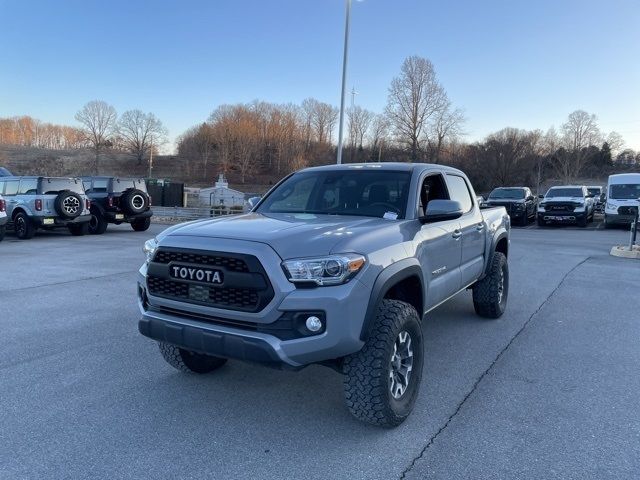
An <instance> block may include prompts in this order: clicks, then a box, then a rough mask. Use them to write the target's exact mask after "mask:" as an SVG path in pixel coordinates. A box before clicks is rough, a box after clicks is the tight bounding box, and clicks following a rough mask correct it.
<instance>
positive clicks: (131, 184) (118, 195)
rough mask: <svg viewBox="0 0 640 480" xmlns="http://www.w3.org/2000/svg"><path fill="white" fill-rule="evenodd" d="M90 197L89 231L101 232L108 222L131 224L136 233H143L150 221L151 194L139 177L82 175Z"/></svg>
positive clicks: (104, 229) (97, 233)
mask: <svg viewBox="0 0 640 480" xmlns="http://www.w3.org/2000/svg"><path fill="white" fill-rule="evenodd" d="M82 183H83V184H84V188H85V190H86V192H87V195H88V197H89V198H90V199H91V221H90V222H89V233H92V234H95V235H101V234H103V233H104V232H105V231H106V230H107V227H108V225H109V224H110V223H115V224H116V225H120V224H121V223H129V224H131V228H133V230H135V231H136V232H144V231H146V230H148V229H149V225H150V224H151V217H152V215H153V213H152V211H151V197H150V196H149V194H148V193H147V184H146V183H145V181H144V179H141V178H121V177H82Z"/></svg>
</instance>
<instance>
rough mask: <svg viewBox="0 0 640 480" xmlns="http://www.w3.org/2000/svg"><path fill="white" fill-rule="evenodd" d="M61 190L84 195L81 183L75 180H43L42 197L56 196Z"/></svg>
mask: <svg viewBox="0 0 640 480" xmlns="http://www.w3.org/2000/svg"><path fill="white" fill-rule="evenodd" d="M63 190H71V191H72V192H75V193H81V194H82V193H84V187H83V186H82V182H81V181H80V180H78V179H76V178H43V179H42V184H41V191H42V194H43V195H57V194H58V193H60V192H62V191H63Z"/></svg>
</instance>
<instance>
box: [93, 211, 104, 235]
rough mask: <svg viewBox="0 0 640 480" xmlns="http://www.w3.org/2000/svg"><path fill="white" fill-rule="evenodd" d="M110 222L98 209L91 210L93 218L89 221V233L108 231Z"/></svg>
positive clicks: (97, 233) (99, 233)
mask: <svg viewBox="0 0 640 480" xmlns="http://www.w3.org/2000/svg"><path fill="white" fill-rule="evenodd" d="M108 226H109V222H108V221H107V219H106V218H104V216H103V215H102V213H100V211H99V210H97V209H92V210H91V220H90V221H89V233H90V234H91V235H102V234H103V233H104V232H106V231H107V227H108Z"/></svg>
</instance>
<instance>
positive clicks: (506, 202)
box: [484, 198, 525, 205]
mask: <svg viewBox="0 0 640 480" xmlns="http://www.w3.org/2000/svg"><path fill="white" fill-rule="evenodd" d="M484 203H486V204H487V205H511V204H512V203H525V200H524V199H523V198H490V199H488V200H485V202H484Z"/></svg>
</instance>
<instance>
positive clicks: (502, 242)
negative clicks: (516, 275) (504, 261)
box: [481, 230, 509, 279]
mask: <svg viewBox="0 0 640 480" xmlns="http://www.w3.org/2000/svg"><path fill="white" fill-rule="evenodd" d="M496 252H500V253H502V254H504V256H505V257H507V258H509V233H508V232H507V231H506V230H503V231H502V232H500V233H499V234H497V235H495V236H494V237H493V240H492V241H491V247H490V248H489V251H488V252H487V261H486V263H485V266H484V271H483V273H482V278H484V277H485V276H487V274H488V273H489V270H490V269H491V261H492V260H493V254H494V253H496ZM482 278H481V279H482Z"/></svg>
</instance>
